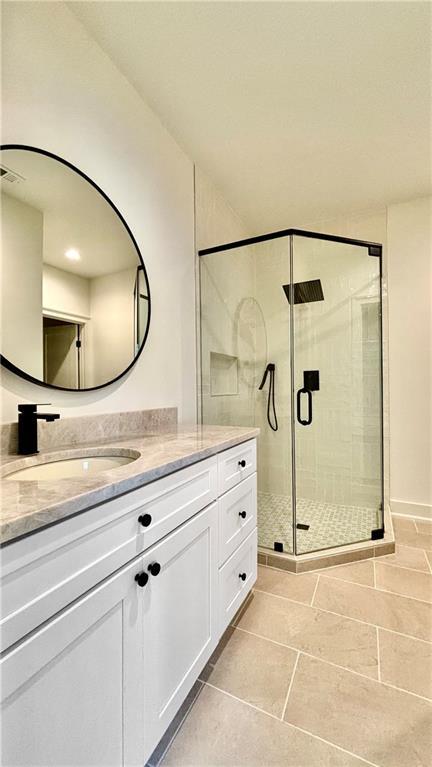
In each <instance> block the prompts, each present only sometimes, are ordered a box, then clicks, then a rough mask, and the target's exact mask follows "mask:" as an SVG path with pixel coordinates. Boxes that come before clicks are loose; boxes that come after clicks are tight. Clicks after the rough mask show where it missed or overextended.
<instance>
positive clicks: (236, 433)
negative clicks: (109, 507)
mask: <svg viewBox="0 0 432 767" xmlns="http://www.w3.org/2000/svg"><path fill="white" fill-rule="evenodd" d="M258 435H259V429H257V428H255V427H231V426H226V427H225V426H196V427H179V428H178V429H177V430H176V431H172V432H171V431H169V432H161V433H160V434H153V435H151V436H149V435H144V436H143V437H137V436H136V435H134V436H133V437H132V438H131V439H125V438H123V439H121V440H113V441H112V442H111V443H110V445H108V444H107V442H106V441H104V443H103V444H101V445H100V446H98V445H96V444H95V445H93V446H90V445H89V444H83V445H82V447H80V446H78V445H74V446H73V448H70V449H68V450H67V449H62V450H59V451H53V450H50V451H47V452H46V453H40V454H39V456H38V458H37V462H38V463H39V462H43V461H44V459H45V460H46V459H50V460H51V461H53V460H59V459H61V458H65V457H73V456H74V455H75V456H76V455H77V454H78V453H80V452H81V453H84V452H85V453H86V454H89V452H92V453H95V452H100V453H106V452H107V451H109V450H111V452H112V449H113V450H114V451H115V450H116V449H118V450H119V452H124V453H125V452H126V451H129V452H130V451H131V450H132V451H138V452H139V453H140V457H139V458H138V459H137V460H136V461H133V462H132V463H130V464H128V465H127V466H123V467H120V468H116V469H111V470H109V471H106V472H101V474H95V475H92V476H91V477H89V478H88V479H87V478H86V479H82V478H81V477H74V478H70V479H69V478H68V479H63V480H51V481H44V482H37V481H32V482H28V481H27V482H19V481H16V480H8V479H5V478H3V479H2V480H0V493H1V501H2V513H1V518H0V545H1V546H5V545H10V544H11V543H13V542H15V541H17V540H20V539H22V538H23V537H27V536H29V535H32V534H35V533H37V532H38V531H39V530H42V529H44V528H46V527H50V526H52V525H53V524H58V523H61V522H62V521H63V520H66V519H68V518H70V517H72V516H76V515H77V514H80V513H85V511H88V510H89V509H90V508H93V507H95V506H97V505H99V504H101V503H104V502H106V501H109V500H111V499H113V498H117V497H119V496H121V495H124V494H126V493H128V492H130V491H132V490H135V489H137V488H139V487H142V486H144V485H147V484H150V483H151V482H154V481H156V480H158V479H161V478H162V477H165V476H168V475H169V474H173V473H175V472H177V471H180V470H181V469H184V468H186V467H187V466H191V465H193V464H194V463H197V462H199V461H202V460H205V459H206V458H209V457H211V456H213V455H216V454H218V453H221V452H223V451H224V450H228V449H229V448H231V447H235V446H236V445H240V444H242V443H243V442H247V441H248V440H250V439H254V438H256V437H257V436H258ZM158 452H161V454H162V455H163V456H164V457H161V458H160V459H158V458H157V453H158ZM16 462H17V468H18V466H19V467H20V468H21V465H22V464H23V463H25V464H27V465H28V464H29V463H32V462H34V460H33V461H32V460H31V459H30V460H29V459H23V458H22V457H20V456H17V457H16ZM18 462H19V464H18ZM13 463H15V461H8V462H7V466H8V467H11V464H13ZM11 468H12V467H11Z"/></svg>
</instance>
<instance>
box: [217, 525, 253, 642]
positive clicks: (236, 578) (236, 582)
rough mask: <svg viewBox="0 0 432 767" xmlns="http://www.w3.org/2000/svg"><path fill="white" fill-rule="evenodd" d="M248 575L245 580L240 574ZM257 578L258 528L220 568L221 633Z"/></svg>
mask: <svg viewBox="0 0 432 767" xmlns="http://www.w3.org/2000/svg"><path fill="white" fill-rule="evenodd" d="M244 574H245V575H246V578H245V579H244V580H243V579H242V578H241V577H240V575H244ZM256 579H257V530H256V528H255V530H253V531H252V532H251V534H250V535H249V536H248V538H246V540H245V541H243V543H242V544H241V546H240V548H238V549H237V551H236V552H235V553H234V554H233V555H232V556H231V557H230V559H229V560H228V562H226V563H225V564H224V566H223V567H221V569H220V570H219V600H220V602H219V620H220V623H219V634H220V636H221V635H222V634H223V632H224V631H225V629H226V627H227V626H228V625H229V622H230V620H231V618H232V617H233V616H234V615H235V614H236V612H237V610H238V609H239V607H240V605H241V604H242V602H243V601H244V599H245V598H246V595H247V594H248V592H249V591H250V590H251V588H252V586H253V585H254V583H255V581H256Z"/></svg>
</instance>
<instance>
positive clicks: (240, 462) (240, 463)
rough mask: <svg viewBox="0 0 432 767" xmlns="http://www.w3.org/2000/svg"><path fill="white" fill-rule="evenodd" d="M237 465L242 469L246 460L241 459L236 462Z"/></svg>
mask: <svg viewBox="0 0 432 767" xmlns="http://www.w3.org/2000/svg"><path fill="white" fill-rule="evenodd" d="M238 465H239V466H241V468H242V469H244V467H245V466H246V461H245V460H244V459H243V460H242V461H239V462H238Z"/></svg>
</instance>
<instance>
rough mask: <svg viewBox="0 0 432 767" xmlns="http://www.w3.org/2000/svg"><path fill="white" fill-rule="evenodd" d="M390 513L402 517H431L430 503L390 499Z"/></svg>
mask: <svg viewBox="0 0 432 767" xmlns="http://www.w3.org/2000/svg"><path fill="white" fill-rule="evenodd" d="M390 508H391V512H392V514H397V515H400V516H402V517H423V518H424V519H432V505H431V504H428V503H411V502H410V501H394V500H390Z"/></svg>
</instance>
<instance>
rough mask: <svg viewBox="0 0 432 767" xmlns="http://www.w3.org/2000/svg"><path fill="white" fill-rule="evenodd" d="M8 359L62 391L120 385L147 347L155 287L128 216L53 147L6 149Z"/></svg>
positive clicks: (4, 319)
mask: <svg viewBox="0 0 432 767" xmlns="http://www.w3.org/2000/svg"><path fill="white" fill-rule="evenodd" d="M0 152H1V156H0V164H1V204H2V227H1V228H2V234H1V238H2V264H1V307H2V309H1V311H2V329H3V332H2V337H3V338H2V358H1V361H2V364H3V365H4V366H5V367H7V368H8V369H9V370H12V371H13V372H14V373H17V374H18V375H20V376H22V377H24V378H26V379H27V380H31V381H34V382H35V383H39V384H42V385H44V386H52V387H55V388H57V389H67V390H89V389H98V388H100V387H101V386H106V385H107V384H109V383H112V382H113V381H115V380H116V379H117V378H119V377H120V376H122V375H124V373H126V372H127V370H129V368H130V367H131V366H132V365H133V364H134V362H135V361H136V359H137V357H138V356H139V354H140V353H141V351H142V349H143V347H144V344H145V341H146V338H147V334H148V329H149V323H150V291H149V284H148V280H147V273H146V270H145V266H144V263H143V260H142V258H141V254H140V251H139V249H138V246H137V244H136V242H135V239H134V237H133V235H132V232H131V231H130V229H129V227H128V225H127V224H126V221H125V220H124V218H123V217H122V215H121V214H120V213H119V211H118V210H117V208H116V207H115V205H114V204H113V203H112V202H111V200H109V198H108V197H107V195H106V194H105V193H104V192H103V191H102V190H101V189H99V187H98V186H97V185H96V184H95V183H94V181H92V180H91V179H90V178H88V177H87V176H86V175H85V174H84V173H82V172H81V171H80V170H78V168H75V167H74V166H73V165H71V164H70V163H68V162H67V161H66V160H62V159H61V158H60V157H57V156H56V155H54V154H51V153H50V152H45V151H43V150H41V149H36V148H34V147H28V146H21V145H15V144H13V145H12V144H9V145H6V146H3V147H1V148H0Z"/></svg>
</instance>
